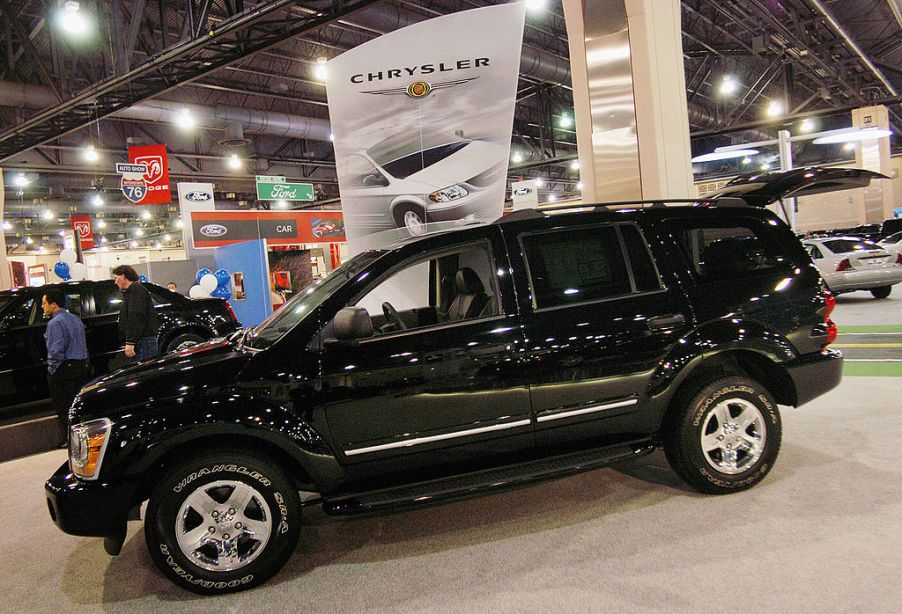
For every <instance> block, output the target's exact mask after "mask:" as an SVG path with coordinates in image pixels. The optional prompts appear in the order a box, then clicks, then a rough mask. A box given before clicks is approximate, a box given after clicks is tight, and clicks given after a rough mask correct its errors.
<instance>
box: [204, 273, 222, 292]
mask: <svg viewBox="0 0 902 614" xmlns="http://www.w3.org/2000/svg"><path fill="white" fill-rule="evenodd" d="M218 285H219V280H218V279H216V275H213V274H212V273H207V274H206V275H204V276H203V277H201V278H200V287H201V288H203V289H204V290H206V291H207V294H210V293H211V292H213V290H215V289H216V286H218Z"/></svg>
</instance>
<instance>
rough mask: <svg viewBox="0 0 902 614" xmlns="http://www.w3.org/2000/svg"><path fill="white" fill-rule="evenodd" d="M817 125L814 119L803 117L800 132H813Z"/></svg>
mask: <svg viewBox="0 0 902 614" xmlns="http://www.w3.org/2000/svg"><path fill="white" fill-rule="evenodd" d="M816 127H817V125H816V124H815V123H814V120H813V119H803V120H802V123H801V124H799V131H800V132H812V131H813V130H814V129H815V128H816Z"/></svg>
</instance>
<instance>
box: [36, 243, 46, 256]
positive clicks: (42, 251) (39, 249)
mask: <svg viewBox="0 0 902 614" xmlns="http://www.w3.org/2000/svg"><path fill="white" fill-rule="evenodd" d="M38 251H39V252H41V253H42V254H46V253H47V248H46V247H44V246H43V245H42V246H41V247H39V248H38Z"/></svg>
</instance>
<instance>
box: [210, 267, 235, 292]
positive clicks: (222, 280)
mask: <svg viewBox="0 0 902 614" xmlns="http://www.w3.org/2000/svg"><path fill="white" fill-rule="evenodd" d="M213 275H215V276H216V285H217V287H219V288H222V287H223V286H227V285H229V282H230V281H232V276H231V275H229V272H228V271H226V270H225V269H216V272H215V273H213Z"/></svg>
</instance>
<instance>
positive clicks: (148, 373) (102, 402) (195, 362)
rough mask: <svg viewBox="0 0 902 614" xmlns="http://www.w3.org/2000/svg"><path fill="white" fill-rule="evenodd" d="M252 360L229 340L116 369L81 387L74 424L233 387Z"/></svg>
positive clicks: (76, 402)
mask: <svg viewBox="0 0 902 614" xmlns="http://www.w3.org/2000/svg"><path fill="white" fill-rule="evenodd" d="M250 356H251V355H250V354H249V353H248V352H245V351H241V350H238V349H237V348H236V346H235V344H233V343H232V342H230V341H229V340H227V339H218V340H215V341H210V342H207V343H202V344H198V345H195V346H191V347H190V348H188V349H186V350H183V351H181V352H173V353H171V354H166V355H164V356H161V357H159V358H155V359H153V360H149V361H147V362H144V363H141V364H140V365H135V366H133V367H128V368H125V369H120V370H118V371H114V372H113V373H110V374H108V375H104V376H103V377H101V378H98V379H96V380H94V381H92V382H90V383H89V384H88V385H86V386H85V387H84V388H82V390H81V393H80V394H79V396H78V398H77V399H76V401H75V403H74V405H73V408H72V411H71V414H72V421H73V423H75V422H84V421H85V420H91V419H94V418H111V417H115V416H116V415H121V414H123V413H134V412H135V411H140V409H136V408H139V407H142V406H148V404H152V403H153V402H154V401H155V400H161V399H173V398H178V397H191V396H196V395H198V394H204V393H206V392H210V391H212V390H214V389H217V388H220V387H222V386H224V385H230V384H231V383H233V382H234V381H235V380H236V378H237V376H238V374H239V373H240V372H241V370H242V369H243V368H244V366H245V365H246V364H247V362H248V361H249V360H250Z"/></svg>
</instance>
